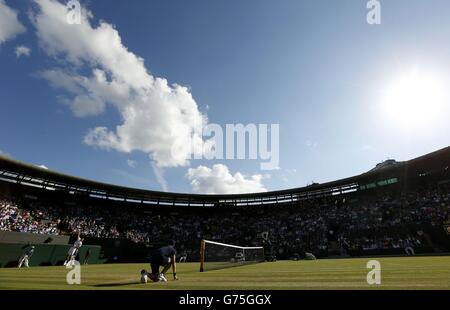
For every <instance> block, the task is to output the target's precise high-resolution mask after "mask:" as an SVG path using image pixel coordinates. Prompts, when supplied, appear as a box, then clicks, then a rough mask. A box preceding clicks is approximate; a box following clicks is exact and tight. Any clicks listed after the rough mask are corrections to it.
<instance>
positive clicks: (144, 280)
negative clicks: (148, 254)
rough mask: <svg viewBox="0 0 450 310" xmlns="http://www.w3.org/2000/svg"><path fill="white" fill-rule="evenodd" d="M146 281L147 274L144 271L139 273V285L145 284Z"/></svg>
mask: <svg viewBox="0 0 450 310" xmlns="http://www.w3.org/2000/svg"><path fill="white" fill-rule="evenodd" d="M147 281H148V273H147V271H145V270H142V271H141V283H147Z"/></svg>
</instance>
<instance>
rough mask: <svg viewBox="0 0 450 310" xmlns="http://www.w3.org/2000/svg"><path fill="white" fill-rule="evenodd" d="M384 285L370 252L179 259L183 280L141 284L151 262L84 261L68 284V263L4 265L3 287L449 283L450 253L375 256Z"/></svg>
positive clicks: (438, 286)
mask: <svg viewBox="0 0 450 310" xmlns="http://www.w3.org/2000/svg"><path fill="white" fill-rule="evenodd" d="M376 259H377V260H378V261H379V262H380V263H381V281H382V284H381V285H379V286H373V285H372V286H369V285H368V284H367V282H366V275H367V273H368V271H369V269H367V268H366V264H367V262H368V261H369V260H370V259H369V258H363V259H362V258H354V259H324V260H317V261H278V262H268V263H261V264H254V265H246V266H240V267H234V268H227V269H221V270H214V271H206V272H203V273H200V272H199V271H198V269H199V264H198V263H185V264H178V272H177V274H178V276H179V278H180V280H179V281H172V277H171V274H167V278H168V279H169V282H166V283H151V282H149V283H147V284H141V283H139V280H140V274H139V272H140V270H141V269H143V268H145V269H149V266H148V265H146V264H110V265H106V264H105V265H89V266H81V284H80V285H68V284H67V283H66V274H67V272H68V271H69V269H66V268H65V267H63V266H57V267H33V268H29V269H25V268H23V269H16V268H6V269H0V289H51V290H61V289H62V290H65V289H83V290H94V289H102V290H105V289H120V290H124V289H127V290H129V289H132V290H138V289H139V290H141V289H145V290H151V289H181V290H184V289H186V290H195V289H225V290H227V289H270V290H273V289H450V256H435V257H392V258H391V257H390V258H386V257H385V258H376Z"/></svg>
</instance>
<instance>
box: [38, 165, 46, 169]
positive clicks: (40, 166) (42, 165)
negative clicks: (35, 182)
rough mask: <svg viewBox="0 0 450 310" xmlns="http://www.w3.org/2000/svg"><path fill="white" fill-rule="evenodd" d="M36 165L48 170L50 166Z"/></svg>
mask: <svg viewBox="0 0 450 310" xmlns="http://www.w3.org/2000/svg"><path fill="white" fill-rule="evenodd" d="M36 167H39V168H41V169H45V170H48V167H47V166H46V165H36Z"/></svg>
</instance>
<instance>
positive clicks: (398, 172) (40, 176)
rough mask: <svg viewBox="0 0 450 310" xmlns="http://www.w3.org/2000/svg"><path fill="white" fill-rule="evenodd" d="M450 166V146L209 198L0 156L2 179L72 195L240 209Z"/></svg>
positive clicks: (353, 188)
mask: <svg viewBox="0 0 450 310" xmlns="http://www.w3.org/2000/svg"><path fill="white" fill-rule="evenodd" d="M449 165H450V147H446V148H444V149H441V150H438V151H436V152H433V153H430V154H427V155H424V156H421V157H418V158H415V159H412V160H409V161H405V162H396V164H395V165H388V166H386V167H384V168H383V169H372V170H370V171H369V172H366V173H363V174H360V175H357V176H353V177H349V178H345V179H341V180H336V181H332V182H327V183H323V184H313V185H309V186H306V187H300V188H293V189H287V190H279V191H271V192H263V193H249V194H232V195H209V194H208V195H207V194H187V193H170V192H161V191H151V190H144V189H137V188H129V187H124V186H118V185H112V184H106V183H101V182H97V181H92V180H87V179H83V178H79V177H75V176H70V175H66V174H63V173H59V172H56V171H52V170H48V169H44V168H41V167H38V166H36V165H31V164H27V163H23V162H20V161H17V160H14V159H12V158H9V157H4V156H0V180H2V181H6V182H11V183H16V184H21V185H28V186H33V187H40V188H43V189H47V190H53V191H66V192H68V193H69V194H83V195H89V196H91V197H93V198H103V199H113V200H123V201H130V202H139V203H146V204H153V205H179V206H185V205H188V206H195V205H198V206H215V205H236V206H237V205H261V204H274V203H283V202H292V201H297V200H303V199H308V198H313V197H318V196H320V197H322V196H331V195H337V194H343V193H348V192H353V191H357V190H359V189H360V188H361V187H360V185H362V184H366V183H368V182H377V181H379V180H381V179H386V178H400V179H401V178H409V177H410V176H411V175H420V174H423V173H427V171H433V170H438V169H442V167H447V169H448V166H449Z"/></svg>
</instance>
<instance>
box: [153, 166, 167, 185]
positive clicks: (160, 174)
mask: <svg viewBox="0 0 450 310" xmlns="http://www.w3.org/2000/svg"><path fill="white" fill-rule="evenodd" d="M152 168H153V173H154V174H155V177H156V181H157V182H158V184H159V185H160V186H161V189H162V190H163V191H164V192H168V191H169V184H168V183H167V180H166V178H165V177H164V169H163V168H161V167H158V165H156V164H154V163H152Z"/></svg>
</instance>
